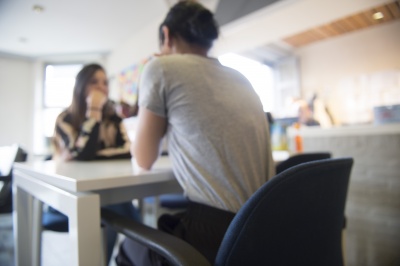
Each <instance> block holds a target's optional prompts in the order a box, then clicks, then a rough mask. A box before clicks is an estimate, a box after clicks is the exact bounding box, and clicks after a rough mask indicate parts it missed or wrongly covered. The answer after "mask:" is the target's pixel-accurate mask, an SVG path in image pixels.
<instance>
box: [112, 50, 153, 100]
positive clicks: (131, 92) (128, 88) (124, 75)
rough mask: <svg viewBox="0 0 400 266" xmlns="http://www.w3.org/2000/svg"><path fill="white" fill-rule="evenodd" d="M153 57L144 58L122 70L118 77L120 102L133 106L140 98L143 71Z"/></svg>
mask: <svg viewBox="0 0 400 266" xmlns="http://www.w3.org/2000/svg"><path fill="white" fill-rule="evenodd" d="M150 59H151V57H149V58H146V59H144V60H142V61H141V62H139V63H137V64H133V65H131V66H129V67H127V68H125V69H124V70H122V71H121V72H120V73H119V75H118V77H117V79H118V87H119V95H120V102H124V103H126V104H129V105H131V106H133V105H135V104H136V102H137V98H138V90H139V88H138V87H139V78H140V74H141V73H142V71H143V67H144V65H145V64H146V63H147V62H148V61H149V60H150Z"/></svg>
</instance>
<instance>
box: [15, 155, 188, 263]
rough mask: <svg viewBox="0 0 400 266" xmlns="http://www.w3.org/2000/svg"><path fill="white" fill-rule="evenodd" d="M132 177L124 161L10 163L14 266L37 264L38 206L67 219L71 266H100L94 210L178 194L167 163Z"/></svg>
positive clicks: (97, 219) (165, 160) (160, 162)
mask: <svg viewBox="0 0 400 266" xmlns="http://www.w3.org/2000/svg"><path fill="white" fill-rule="evenodd" d="M153 169H154V170H152V171H149V172H147V173H141V174H134V173H133V169H132V164H131V161H130V160H111V161H94V162H67V163H60V162H55V161H45V162H28V163H16V164H15V165H14V172H13V197H14V213H13V218H14V239H15V247H16V249H15V257H16V266H19V265H21V266H24V265H39V264H40V246H39V247H38V243H40V233H41V230H40V227H41V206H42V205H41V204H42V202H43V203H46V204H48V205H50V206H51V207H53V208H55V209H57V210H59V211H61V212H62V213H64V214H65V215H67V216H68V219H69V236H70V238H69V239H70V244H71V247H72V253H73V254H71V262H72V263H73V264H74V265H85V266H86V265H96V266H98V265H102V264H103V263H104V255H103V254H102V253H103V252H102V241H101V232H100V206H104V205H109V204H114V203H120V202H126V201H130V200H132V199H134V198H143V197H147V196H151V195H159V194H163V193H175V192H181V191H182V189H181V188H180V186H179V184H178V182H177V181H176V180H175V178H174V175H173V173H172V170H171V166H170V162H169V159H168V158H164V157H161V158H160V159H159V160H158V161H157V162H156V164H155V166H154V167H153Z"/></svg>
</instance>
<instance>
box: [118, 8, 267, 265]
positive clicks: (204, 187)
mask: <svg viewBox="0 0 400 266" xmlns="http://www.w3.org/2000/svg"><path fill="white" fill-rule="evenodd" d="M217 37H218V27H217V25H216V22H215V20H214V17H213V14H212V13H211V12H210V11H209V10H207V9H205V8H204V7H203V6H202V5H200V4H199V3H197V2H195V1H179V2H178V3H177V4H176V5H174V6H173V7H172V8H171V9H170V11H169V12H168V14H167V16H166V18H165V20H164V21H163V22H162V24H161V25H160V28H159V38H160V46H161V55H160V56H159V57H157V58H155V59H154V60H152V61H150V62H149V63H147V65H146V66H145V68H144V70H143V73H142V76H141V79H140V80H141V81H140V95H139V115H138V127H137V131H136V139H135V142H134V146H133V154H134V158H135V160H136V163H137V165H138V166H139V167H140V168H144V169H150V168H151V167H152V165H153V163H154V162H155V160H157V158H158V156H159V147H160V143H161V140H162V138H163V137H164V135H165V134H167V135H168V140H169V141H168V151H169V156H170V159H171V162H172V167H173V171H174V174H175V177H176V178H177V180H178V181H179V183H180V185H181V186H182V188H183V190H184V192H185V195H186V196H187V197H188V199H189V200H190V203H189V207H188V210H187V211H186V212H184V213H180V214H176V215H163V216H161V217H160V219H159V220H158V228H159V229H161V230H163V231H166V232H168V233H171V234H173V235H175V236H177V237H179V238H182V239H183V240H185V241H187V242H188V243H189V244H191V245H192V246H193V247H195V248H196V249H197V250H199V252H201V253H202V254H203V255H204V256H205V257H206V258H207V259H208V260H209V261H210V262H211V263H212V262H213V261H214V259H215V256H216V253H217V250H218V248H219V245H220V243H221V241H222V238H223V236H224V234H225V231H226V229H227V228H228V226H229V224H230V222H231V220H232V218H233V217H234V215H235V213H236V212H237V211H238V210H239V209H240V207H241V206H242V205H243V204H244V203H245V202H246V201H247V200H248V199H249V197H250V196H251V195H252V194H253V193H254V192H255V191H256V190H257V189H258V188H259V187H260V186H262V185H263V184H264V183H265V182H266V181H267V180H268V179H270V178H271V177H272V176H273V174H274V166H273V161H272V155H271V145H270V137H269V131H268V121H267V119H265V114H264V111H263V106H262V104H261V102H260V99H259V97H258V95H257V94H256V93H255V91H254V89H253V88H252V86H251V84H250V82H249V81H248V80H247V79H246V78H245V77H244V76H243V75H241V74H240V73H239V72H237V71H235V70H233V69H231V68H228V67H224V66H223V65H221V64H220V62H219V61H218V60H217V59H215V58H210V57H208V55H207V54H208V51H209V49H210V48H211V46H212V43H213V41H214V40H215V39H216V38H217ZM116 261H117V264H118V265H159V264H162V263H163V259H162V258H160V257H158V256H156V255H155V254H154V253H152V252H150V251H148V250H146V249H145V248H144V247H143V246H141V245H139V244H138V243H137V242H134V241H133V240H131V239H128V238H126V239H125V240H124V242H123V244H122V245H121V247H120V252H119V255H118V257H117V259H116Z"/></svg>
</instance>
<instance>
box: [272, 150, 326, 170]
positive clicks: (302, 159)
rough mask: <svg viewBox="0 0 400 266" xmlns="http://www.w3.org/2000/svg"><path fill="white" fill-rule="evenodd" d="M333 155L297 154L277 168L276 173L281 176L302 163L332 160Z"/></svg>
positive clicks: (321, 153) (319, 153) (317, 153)
mask: <svg viewBox="0 0 400 266" xmlns="http://www.w3.org/2000/svg"><path fill="white" fill-rule="evenodd" d="M331 157H332V155H331V154H330V153H329V152H315V153H301V154H296V155H293V156H291V157H289V158H288V159H286V160H285V161H283V162H280V163H279V164H277V166H276V173H277V174H279V173H281V172H283V171H285V170H286V169H289V168H290V167H293V166H295V165H298V164H301V163H306V162H311V161H316V160H323V159H329V158H331Z"/></svg>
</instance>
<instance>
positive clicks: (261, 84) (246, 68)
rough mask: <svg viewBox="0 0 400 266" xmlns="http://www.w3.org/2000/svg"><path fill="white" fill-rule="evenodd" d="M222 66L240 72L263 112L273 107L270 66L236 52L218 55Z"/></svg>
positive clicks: (269, 110)
mask: <svg viewBox="0 0 400 266" xmlns="http://www.w3.org/2000/svg"><path fill="white" fill-rule="evenodd" d="M218 60H219V61H220V62H221V64H223V65H224V66H227V67H231V68H233V69H236V70H237V71H239V72H240V73H242V74H243V75H244V76H245V77H246V78H247V79H248V80H249V81H250V83H251V85H252V86H253V88H254V90H255V91H256V93H257V94H258V96H259V97H260V100H261V103H262V105H263V108H264V112H271V110H273V109H274V87H273V86H274V85H273V72H272V69H271V67H269V66H267V65H264V64H262V63H260V62H257V61H254V60H251V59H249V58H246V57H243V56H240V55H237V54H231V53H230V54H224V55H222V56H220V57H218Z"/></svg>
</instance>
